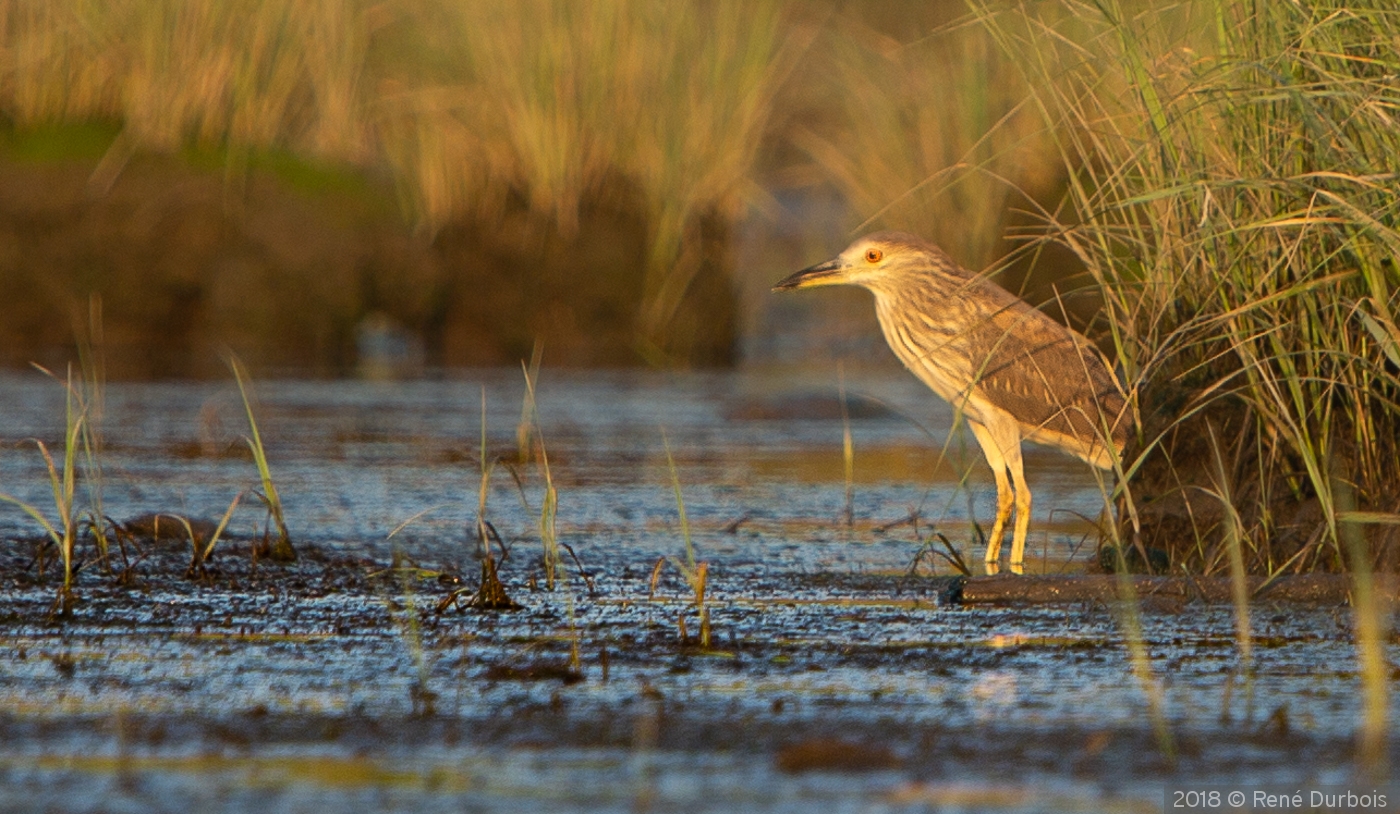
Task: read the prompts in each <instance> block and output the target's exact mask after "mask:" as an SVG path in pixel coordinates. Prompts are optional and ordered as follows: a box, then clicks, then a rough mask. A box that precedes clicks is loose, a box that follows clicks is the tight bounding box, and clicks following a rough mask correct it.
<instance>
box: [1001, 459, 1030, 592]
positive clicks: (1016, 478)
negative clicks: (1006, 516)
mask: <svg viewBox="0 0 1400 814" xmlns="http://www.w3.org/2000/svg"><path fill="white" fill-rule="evenodd" d="M1006 468H1007V469H1010V470H1011V481H1012V483H1013V484H1014V485H1015V488H1016V531H1015V532H1014V533H1013V534H1012V535H1011V573H1013V574H1020V573H1023V572H1024V570H1025V568H1024V566H1023V563H1024V562H1025V559H1026V532H1027V530H1029V529H1030V525H1031V488H1030V487H1029V486H1027V485H1026V473H1025V467H1024V466H1023V465H1022V463H1021V445H1020V444H1019V443H1018V444H1017V445H1016V446H1015V448H1014V449H1013V450H1012V451H1011V452H1010V453H1009V454H1007V456H1006Z"/></svg>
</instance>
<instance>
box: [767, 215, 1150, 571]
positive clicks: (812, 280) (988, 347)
mask: <svg viewBox="0 0 1400 814" xmlns="http://www.w3.org/2000/svg"><path fill="white" fill-rule="evenodd" d="M821 285H858V286H861V287H863V288H867V289H869V290H870V292H871V293H873V294H874V295H875V315H876V316H877V317H878V318H879V320H880V327H881V329H883V330H884V333H885V341H887V342H889V345H890V348H891V349H892V350H893V351H894V353H895V355H896V356H898V357H899V359H900V361H902V362H904V366H905V367H907V368H909V370H910V371H911V372H912V373H913V374H914V375H915V376H918V377H919V379H920V380H921V381H923V383H924V384H926V385H928V386H929V387H930V388H931V389H932V390H933V392H935V393H937V394H938V395H939V396H941V397H942V398H943V399H945V400H946V401H947V402H948V403H949V404H951V405H952V406H953V408H954V409H955V410H958V411H959V412H961V413H962V415H963V417H964V418H965V419H966V420H967V426H968V428H969V429H971V430H972V434H973V435H974V436H975V437H976V438H977V443H978V444H980V445H981V447H982V453H983V454H984V455H986V457H987V463H988V464H990V465H991V467H992V474H993V476H995V478H996V483H997V517H996V522H995V523H993V524H992V533H991V536H990V537H989V538H988V544H987V556H986V568H987V573H989V574H994V573H996V572H997V571H998V564H997V563H998V560H999V559H1000V557H1001V542H1002V532H1003V531H1004V530H1005V528H1006V521H1007V520H1008V519H1009V518H1010V516H1011V511H1012V508H1013V507H1014V508H1015V510H1016V526H1015V532H1014V533H1013V534H1012V537H1011V570H1012V571H1013V572H1015V573H1018V574H1019V573H1021V571H1022V562H1023V560H1024V557H1025V549H1026V529H1027V527H1028V526H1029V525H1030V519H1031V491H1030V488H1029V487H1027V486H1026V476H1025V472H1024V471H1023V467H1022V464H1021V441H1022V440H1023V439H1025V440H1030V441H1034V442H1036V443H1039V444H1045V445H1047V446H1051V447H1055V448H1056V449H1060V450H1063V451H1065V452H1068V453H1070V454H1071V455H1074V456H1076V457H1078V458H1080V459H1082V460H1084V461H1086V462H1088V463H1090V464H1093V465H1094V466H1097V467H1100V468H1102V469H1112V467H1113V457H1114V455H1115V454H1117V453H1122V451H1123V445H1124V443H1126V441H1127V440H1128V432H1129V429H1130V426H1131V424H1130V421H1131V419H1130V418H1129V417H1128V410H1127V408H1126V402H1125V400H1124V397H1123V393H1122V390H1121V389H1120V387H1119V385H1118V382H1117V381H1116V380H1115V379H1114V376H1113V373H1112V371H1111V370H1110V369H1109V366H1108V362H1107V361H1106V360H1105V359H1104V357H1103V354H1101V353H1099V351H1098V349H1097V348H1095V347H1094V346H1093V345H1092V344H1090V342H1089V340H1087V339H1085V338H1084V337H1083V336H1081V335H1080V334H1078V333H1076V332H1075V331H1073V330H1071V329H1069V328H1066V327H1064V326H1063V325H1060V324H1059V323H1058V322H1055V321H1054V320H1053V319H1051V318H1049V317H1048V316H1046V315H1045V314H1043V313H1041V312H1040V311H1037V310H1036V309H1034V308H1032V307H1031V306H1030V305H1027V304H1026V303H1025V302H1024V301H1023V300H1021V299H1020V298H1018V297H1016V296H1015V295H1013V294H1011V293H1010V292H1008V291H1006V290H1005V289H1003V288H1001V287H1000V286H998V285H996V284H995V283H992V282H990V281H988V280H986V279H984V278H982V277H979V276H977V275H975V274H973V273H971V272H969V271H967V270H966V269H963V268H961V267H960V266H958V264H956V263H954V262H953V261H952V260H951V259H949V258H948V255H946V254H944V253H943V251H942V250H941V249H939V248H938V247H937V246H934V245H933V244H931V243H928V242H926V241H924V240H921V239H920V238H918V237H915V236H914V235H910V234H905V233H903V232H877V233H875V234H872V235H867V236H866V237H863V238H860V239H859V240H857V241H856V242H854V243H852V244H851V245H850V246H848V247H847V248H846V250H845V251H843V252H841V254H839V255H837V256H836V257H835V258H834V259H832V260H828V261H826V262H825V263H818V264H817V265H815V266H811V267H810V268H805V269H803V270H801V271H799V272H797V273H796V274H793V275H792V276H790V277H787V278H786V279H784V280H782V281H781V282H779V283H778V284H777V285H776V286H774V287H773V290H774V291H787V290H789V289H794V288H812V287H815V286H821ZM1008 473H1010V479H1009V480H1008V478H1007V474H1008Z"/></svg>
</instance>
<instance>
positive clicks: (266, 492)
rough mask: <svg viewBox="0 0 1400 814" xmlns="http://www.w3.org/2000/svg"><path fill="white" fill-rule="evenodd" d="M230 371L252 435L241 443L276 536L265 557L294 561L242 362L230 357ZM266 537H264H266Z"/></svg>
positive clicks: (281, 560) (294, 557) (293, 553)
mask: <svg viewBox="0 0 1400 814" xmlns="http://www.w3.org/2000/svg"><path fill="white" fill-rule="evenodd" d="M228 365H229V368H230V369H231V370H232V371H233V378H234V381H236V382H238V395H239V396H241V397H242V399H243V409H244V412H246V413H247V415H248V430H249V432H250V433H251V435H250V436H249V437H247V438H245V439H244V440H245V441H247V443H248V449H249V450H251V451H252V453H253V462H254V464H256V465H257V468H258V478H259V480H260V481H261V482H262V492H261V493H259V497H260V498H261V499H262V501H263V504H264V505H265V506H267V513H268V517H269V518H271V519H272V521H273V523H274V524H276V526H277V537H276V538H275V539H270V540H266V542H267V546H268V556H269V557H270V558H271V559H272V560H274V561H275V562H291V561H293V560H295V559H296V558H297V553H296V549H294V548H292V538H291V535H290V534H288V533H287V523H286V520H284V519H283V516H282V498H281V496H280V495H278V494H277V484H275V483H273V481H272V470H271V469H269V468H268V465H267V452H266V451H265V450H264V449H263V443H262V435H261V434H259V432H258V422H257V419H256V418H255V417H254V416H253V404H252V402H251V401H250V400H249V397H248V388H247V384H246V381H247V378H248V373H247V371H246V370H244V369H243V363H242V362H240V361H239V360H238V357H236V356H232V355H230V356H229V358H228ZM267 536H268V535H264V537H265V538H266V537H267Z"/></svg>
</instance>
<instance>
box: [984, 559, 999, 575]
mask: <svg viewBox="0 0 1400 814" xmlns="http://www.w3.org/2000/svg"><path fill="white" fill-rule="evenodd" d="M984 565H985V567H986V569H987V576H989V577H994V576H996V575H997V574H1000V573H1001V563H1000V562H997V561H996V560H987V562H986V563H984Z"/></svg>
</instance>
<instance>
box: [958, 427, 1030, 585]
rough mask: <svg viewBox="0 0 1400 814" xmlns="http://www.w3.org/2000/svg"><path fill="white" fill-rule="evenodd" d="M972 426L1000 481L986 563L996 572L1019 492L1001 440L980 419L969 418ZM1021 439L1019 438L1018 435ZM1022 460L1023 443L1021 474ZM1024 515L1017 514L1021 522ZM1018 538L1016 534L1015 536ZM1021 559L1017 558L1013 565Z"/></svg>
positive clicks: (990, 569)
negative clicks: (1008, 473) (1009, 473)
mask: <svg viewBox="0 0 1400 814" xmlns="http://www.w3.org/2000/svg"><path fill="white" fill-rule="evenodd" d="M967 427H968V429H970V430H972V435H973V437H975V438H976V439H977V443H978V444H979V445H980V446H981V447H982V454H983V455H984V456H986V458H987V465H988V466H990V467H991V468H992V477H993V478H995V479H996V482H997V518H996V520H995V521H994V522H993V523H992V533H991V534H989V535H987V555H986V557H985V558H984V567H985V568H986V570H987V573H988V574H995V573H997V572H999V571H1000V570H1001V567H1000V566H999V565H998V561H999V560H1000V559H1001V535H1002V534H1003V533H1004V532H1005V530H1006V521H1007V520H1008V519H1010V517H1011V509H1012V507H1013V506H1014V505H1015V501H1016V493H1015V492H1014V491H1012V488H1011V482H1010V481H1009V480H1008V479H1007V477H1006V470H1007V461H1006V456H1005V455H1003V454H1002V450H1001V445H1000V444H999V443H997V438H996V436H995V435H994V434H993V433H992V431H991V430H989V429H987V427H985V426H983V425H982V424H980V423H978V422H976V421H968V422H967ZM1017 440H1018V442H1019V439H1017ZM1020 461H1021V450H1020V444H1019V443H1018V444H1017V445H1016V462H1017V464H1018V466H1017V472H1016V473H1015V474H1018V475H1019V469H1020V467H1019V464H1020ZM1019 522H1020V518H1017V523H1018V525H1019ZM1014 539H1015V538H1014V537H1013V540H1014ZM1012 554H1013V558H1014V554H1015V548H1014V545H1013V549H1012ZM1016 565H1017V563H1014V562H1013V569H1012V570H1015V566H1016Z"/></svg>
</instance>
